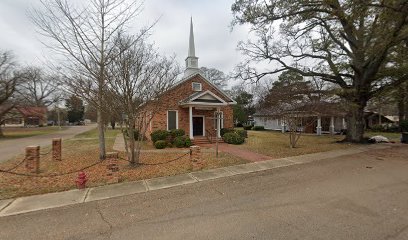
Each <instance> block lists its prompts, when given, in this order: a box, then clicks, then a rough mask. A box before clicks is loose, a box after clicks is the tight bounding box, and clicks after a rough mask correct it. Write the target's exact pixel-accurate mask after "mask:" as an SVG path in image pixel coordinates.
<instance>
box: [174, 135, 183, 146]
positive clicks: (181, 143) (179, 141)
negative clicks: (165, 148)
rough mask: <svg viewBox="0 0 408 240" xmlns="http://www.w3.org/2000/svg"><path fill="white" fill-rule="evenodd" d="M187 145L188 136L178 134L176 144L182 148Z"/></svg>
mask: <svg viewBox="0 0 408 240" xmlns="http://www.w3.org/2000/svg"><path fill="white" fill-rule="evenodd" d="M185 145H186V138H185V137H184V136H178V137H176V138H175V139H174V146H176V147H178V148H182V147H184V146H185Z"/></svg>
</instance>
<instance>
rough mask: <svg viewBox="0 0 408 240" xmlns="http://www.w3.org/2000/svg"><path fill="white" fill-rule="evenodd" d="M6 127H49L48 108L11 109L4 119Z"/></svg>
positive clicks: (25, 107) (23, 107) (24, 107)
mask: <svg viewBox="0 0 408 240" xmlns="http://www.w3.org/2000/svg"><path fill="white" fill-rule="evenodd" d="M3 119H4V122H3V123H2V124H4V125H5V126H6V127H19V126H20V127H26V126H45V125H47V108H46V107H28V106H17V107H13V108H11V110H9V111H8V112H7V113H6V114H5V115H4V117H3Z"/></svg>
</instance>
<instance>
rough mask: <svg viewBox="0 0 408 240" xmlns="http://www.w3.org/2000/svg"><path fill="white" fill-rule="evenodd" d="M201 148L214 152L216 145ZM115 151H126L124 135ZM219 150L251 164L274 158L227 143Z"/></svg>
mask: <svg viewBox="0 0 408 240" xmlns="http://www.w3.org/2000/svg"><path fill="white" fill-rule="evenodd" d="M198 145H199V146H200V147H203V149H202V152H212V151H214V149H215V144H198ZM113 150H115V151H122V152H124V151H125V142H124V141H123V136H122V134H118V135H117V136H116V139H115V143H114V145H113ZM218 150H219V151H221V152H225V153H229V154H231V155H234V156H237V157H240V158H242V159H245V160H247V161H251V162H260V161H265V160H271V159H272V157H270V156H267V155H263V154H260V153H256V152H252V151H249V150H247V149H242V148H240V147H239V146H236V145H231V144H227V143H220V144H219V145H218ZM180 151H186V150H185V149H177V148H176V149H166V150H165V151H163V150H162V149H154V150H141V152H155V153H168V152H180Z"/></svg>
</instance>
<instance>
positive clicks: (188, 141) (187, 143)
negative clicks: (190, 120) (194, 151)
mask: <svg viewBox="0 0 408 240" xmlns="http://www.w3.org/2000/svg"><path fill="white" fill-rule="evenodd" d="M191 145H193V143H191V139H190V138H189V137H186V144H185V146H186V147H190V146H191Z"/></svg>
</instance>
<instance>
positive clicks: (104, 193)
mask: <svg viewBox="0 0 408 240" xmlns="http://www.w3.org/2000/svg"><path fill="white" fill-rule="evenodd" d="M390 147H391V145H389V144H384V145H370V146H362V147H358V148H352V149H346V150H336V151H330V152H322V153H315V154H307V155H303V156H296V157H287V158H281V159H274V160H266V161H262V162H255V163H248V164H242V165H235V166H229V167H224V168H217V169H210V170H203V171H198V172H191V173H188V174H182V175H176V176H169V177H161V178H153V179H146V180H141V181H135V182H125V183H119V184H112V185H105V186H100V187H95V188H88V189H84V190H70V191H65V192H57V193H49V194H43V195H34V196H29V197H21V198H16V199H6V200H0V217H3V216H10V215H17V214H22V213H27V212H33V211H38V210H43V209H49V208H56V207H61V206H67V205H72V204H78V203H84V202H90V201H97V200H102V199H108V198H114V197H120V196H126V195H131V194H137V193H143V192H147V191H154V190H158V189H165V188H170V187H174V186H180V185H186V184H192V183H196V182H201V181H207V180H211V179H217V178H223V177H228V176H233V175H238V174H245V173H252V172H258V171H264V170H269V169H273V168H280V167H285V166H291V165H295V164H303V163H308V162H312V161H318V160H323V159H330V158H336V157H341V156H346V155H351V154H356V153H362V152H366V151H370V150H374V149H386V148H390Z"/></svg>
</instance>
